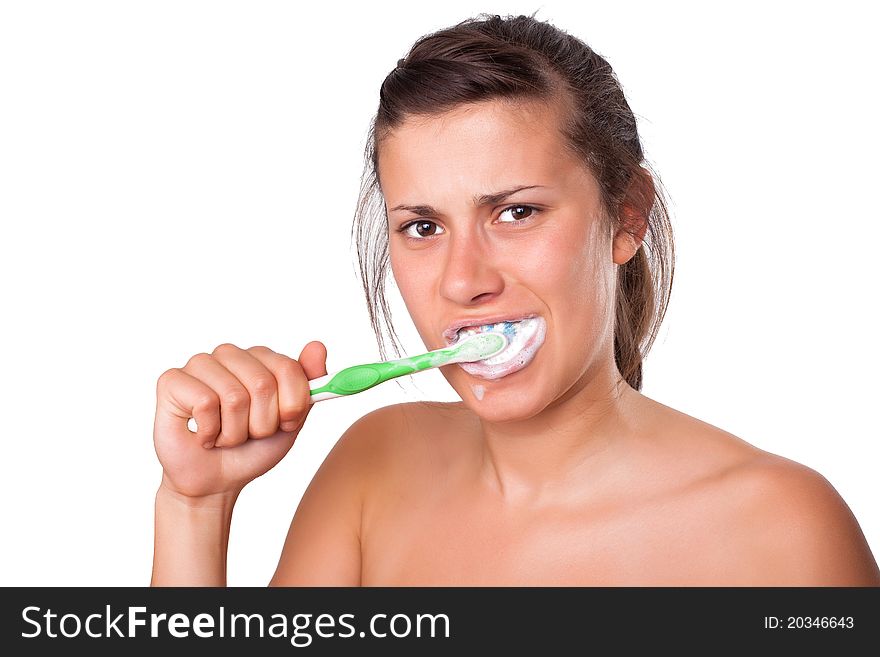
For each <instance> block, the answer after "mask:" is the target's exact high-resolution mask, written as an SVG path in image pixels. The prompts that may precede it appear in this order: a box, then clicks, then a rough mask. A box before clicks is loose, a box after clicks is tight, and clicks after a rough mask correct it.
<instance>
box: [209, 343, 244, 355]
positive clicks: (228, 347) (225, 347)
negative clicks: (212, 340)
mask: <svg viewBox="0 0 880 657" xmlns="http://www.w3.org/2000/svg"><path fill="white" fill-rule="evenodd" d="M238 350H239V349H238V347H236V346H235V345H234V344H232V343H231V342H224V343H223V344H218V345H217V346H216V347H214V351H213V352H212V353H214V354H225V353H229V352H232V351H238Z"/></svg>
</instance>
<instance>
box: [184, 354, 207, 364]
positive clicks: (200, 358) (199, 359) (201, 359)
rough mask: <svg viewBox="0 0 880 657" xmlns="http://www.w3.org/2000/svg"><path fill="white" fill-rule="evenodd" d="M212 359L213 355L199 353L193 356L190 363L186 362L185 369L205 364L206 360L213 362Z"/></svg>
mask: <svg viewBox="0 0 880 657" xmlns="http://www.w3.org/2000/svg"><path fill="white" fill-rule="evenodd" d="M212 358H213V356H211V354H207V353H205V352H202V353H198V354H195V355H194V356H191V357H190V359H189V360H188V361H186V366H185V367H190V366H191V365H197V364H199V363H203V362H205V361H206V360H211V359H212Z"/></svg>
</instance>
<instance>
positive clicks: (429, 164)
mask: <svg viewBox="0 0 880 657" xmlns="http://www.w3.org/2000/svg"><path fill="white" fill-rule="evenodd" d="M556 111H557V110H556V109H555V108H554V107H548V106H547V105H546V104H543V103H520V104H512V103H508V102H504V101H499V100H493V101H486V102H482V103H478V104H474V105H468V106H463V107H460V108H457V109H455V110H452V111H450V112H448V113H445V114H442V115H439V116H434V117H415V118H411V119H409V120H407V121H405V122H404V124H403V125H402V126H400V127H399V128H398V129H396V130H394V131H393V132H391V133H390V134H389V135H388V136H386V138H385V139H384V140H383V141H381V143H380V144H379V160H378V163H379V178H380V181H381V185H382V193H383V195H384V198H385V204H386V208H387V210H388V222H389V226H388V227H389V249H390V258H391V267H392V272H393V275H394V279H395V282H396V283H397V286H398V288H399V290H400V292H401V295H402V297H403V300H404V302H405V304H406V307H407V309H408V310H409V313H410V315H411V316H412V319H413V322H414V324H415V326H416V328H417V330H418V332H419V334H420V335H421V337H422V340H423V341H424V343H425V345H426V346H427V347H428V349H439V348H441V347H445V346H446V345H447V344H449V342H450V339H455V337H454V335H455V330H454V329H455V327H456V326H458V325H461V324H465V325H473V326H479V325H485V324H489V323H496V322H498V321H500V320H503V319H510V320H519V319H522V318H524V317H537V318H538V319H534V320H531V321H529V322H523V323H520V324H513V325H512V327H507V328H508V329H509V330H510V329H511V328H513V329H514V330H516V329H520V333H521V334H522V335H521V336H520V338H519V339H518V341H517V347H516V349H520V348H523V349H522V350H521V353H520V354H519V358H512V359H510V360H508V361H507V362H506V363H504V364H502V365H498V366H495V367H485V366H480V365H476V364H475V365H464V366H462V365H448V366H446V367H443V368H441V370H442V372H443V374H444V376H445V377H446V379H447V380H448V381H449V383H450V384H451V385H452V386H453V388H455V390H456V391H457V392H458V393H459V395H461V397H462V399H463V400H464V402H465V403H466V404H467V405H468V406H469V407H471V408H472V409H473V410H474V411H475V412H476V413H477V414H478V415H480V416H481V417H483V418H484V419H487V420H493V421H505V420H512V419H524V418H528V417H531V416H533V415H535V414H536V413H538V412H540V411H541V410H543V409H544V408H546V407H547V406H548V405H550V404H551V403H553V402H554V401H556V400H557V399H559V398H560V397H562V396H563V395H567V394H568V393H571V392H576V391H577V390H580V389H582V388H584V387H585V386H586V385H587V384H588V383H589V381H590V380H591V379H592V378H593V377H595V376H596V375H597V373H598V372H599V371H601V368H605V367H609V366H612V367H613V351H612V348H613V296H612V295H613V285H614V280H615V279H614V277H615V265H614V262H613V261H612V239H611V234H610V232H609V230H610V229H608V228H607V227H606V224H605V223H604V222H603V219H602V216H601V209H600V208H601V206H600V196H599V188H598V185H597V183H596V181H595V179H594V178H593V176H592V175H591V174H590V172H589V171H588V169H587V168H586V167H585V166H584V165H583V164H582V163H581V161H580V160H578V159H577V158H576V157H574V156H573V155H572V154H570V152H569V151H568V150H567V149H566V148H565V146H564V142H563V137H562V135H561V134H560V133H559V130H558V127H557V126H558V123H557V121H558V117H557V115H556ZM516 190H519V191H516ZM542 325H543V326H542ZM450 327H452V328H450ZM523 327H525V328H523ZM444 334H445V335H444ZM523 335H524V336H525V337H523ZM466 336H467V333H465V334H464V337H466ZM542 337H543V342H542V341H541V338H542ZM523 343H525V344H523ZM502 356H504V354H502ZM530 356H531V359H529V357H530ZM502 360H503V358H502Z"/></svg>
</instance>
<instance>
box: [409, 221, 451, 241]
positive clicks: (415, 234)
mask: <svg viewBox="0 0 880 657" xmlns="http://www.w3.org/2000/svg"><path fill="white" fill-rule="evenodd" d="M400 232H402V233H403V234H404V235H406V236H407V237H412V238H414V239H418V238H420V237H433V236H434V235H440V234H441V233H442V232H443V229H442V228H440V226H438V225H437V224H435V223H434V222H433V221H427V220H425V219H421V220H419V221H412V222H410V223H408V224H406V225H405V226H403V227H402V228H401V229H400Z"/></svg>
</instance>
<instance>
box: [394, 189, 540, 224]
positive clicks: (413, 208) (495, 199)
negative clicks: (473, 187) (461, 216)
mask: <svg viewBox="0 0 880 657" xmlns="http://www.w3.org/2000/svg"><path fill="white" fill-rule="evenodd" d="M544 186H545V185H520V186H518V187H512V188H511V189H505V190H503V191H500V192H494V193H492V194H480V195H477V196H474V198H473V202H474V205H476V206H478V207H479V206H482V205H496V204H498V203H501V202H502V201H503V200H504V199H506V198H507V197H508V196H512V195H513V194H516V193H517V192H521V191H523V190H524V189H535V188H538V187H544ZM398 210H408V211H409V212H413V213H415V214H417V215H419V216H420V217H427V216H430V215H436V214H439V213H438V212H437V210H435V209H434V208H432V207H431V206H430V205H405V204H404V205H395V206H394V207H393V208H391V210H389V212H397V211H398Z"/></svg>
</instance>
